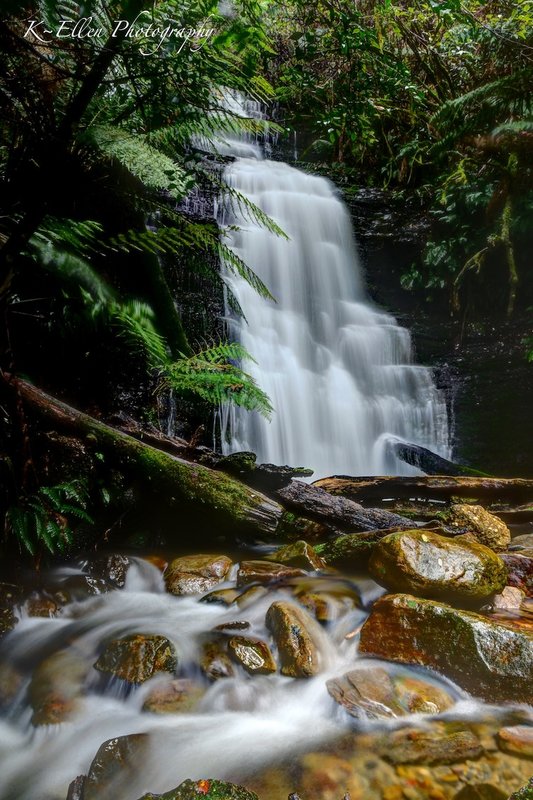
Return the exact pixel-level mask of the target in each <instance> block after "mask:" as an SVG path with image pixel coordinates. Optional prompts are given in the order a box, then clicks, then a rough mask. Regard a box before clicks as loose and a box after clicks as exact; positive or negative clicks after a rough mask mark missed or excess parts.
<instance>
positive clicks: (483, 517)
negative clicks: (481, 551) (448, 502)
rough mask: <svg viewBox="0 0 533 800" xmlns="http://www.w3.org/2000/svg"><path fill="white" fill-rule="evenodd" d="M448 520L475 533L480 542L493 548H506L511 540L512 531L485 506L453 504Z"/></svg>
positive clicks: (455, 525)
mask: <svg viewBox="0 0 533 800" xmlns="http://www.w3.org/2000/svg"><path fill="white" fill-rule="evenodd" d="M447 522H448V524H449V525H451V526H452V527H453V528H458V529H459V530H464V531H465V532H466V533H468V532H470V533H473V534H474V536H475V537H476V539H477V540H478V542H479V543H480V544H484V545H486V546H487V547H490V548H491V549H492V550H505V549H506V548H507V546H508V544H509V542H510V541H511V533H510V531H509V528H508V527H507V525H506V524H505V522H502V520H501V519H499V518H498V517H496V516H494V514H491V513H490V512H489V511H487V510H486V509H484V508H483V506H473V505H468V504H467V503H458V504H457V505H452V507H451V508H450V511H449V513H448V515H447Z"/></svg>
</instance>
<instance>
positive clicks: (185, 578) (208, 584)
mask: <svg viewBox="0 0 533 800" xmlns="http://www.w3.org/2000/svg"><path fill="white" fill-rule="evenodd" d="M231 564H232V561H231V559H230V558H228V556H220V555H192V556H181V557H180V558H175V559H174V560H173V561H171V563H170V565H169V566H168V568H167V570H166V572H165V584H166V587H167V591H169V592H170V593H171V594H176V595H184V594H202V593H203V592H208V591H209V590H210V589H213V588H214V587H215V586H217V584H219V583H220V582H221V581H222V580H223V579H224V578H225V577H226V575H227V574H228V572H229V570H230V567H231Z"/></svg>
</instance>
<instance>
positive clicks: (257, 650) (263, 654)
mask: <svg viewBox="0 0 533 800" xmlns="http://www.w3.org/2000/svg"><path fill="white" fill-rule="evenodd" d="M228 650H229V653H230V655H231V657H232V658H233V659H234V661H236V662H237V663H238V664H240V665H241V666H242V667H244V669H245V670H246V672H249V673H250V675H269V674H270V673H271V672H275V671H276V662H275V661H274V656H273V655H272V653H271V652H270V648H269V646H268V645H267V644H266V642H263V641H262V640H261V639H252V638H249V637H245V636H233V637H232V638H231V639H230V640H229V642H228Z"/></svg>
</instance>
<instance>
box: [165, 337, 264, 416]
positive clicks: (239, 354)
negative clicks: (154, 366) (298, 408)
mask: <svg viewBox="0 0 533 800" xmlns="http://www.w3.org/2000/svg"><path fill="white" fill-rule="evenodd" d="M243 360H252V361H253V359H252V358H251V356H250V355H249V353H247V352H246V350H245V349H244V348H243V347H242V346H241V345H240V344H238V343H236V342H221V343H219V344H216V345H214V346H211V347H207V348H205V349H203V350H201V351H200V352H198V353H195V354H194V355H193V356H191V357H189V358H182V359H179V360H178V361H175V362H173V363H172V364H170V365H169V366H168V367H167V370H166V372H165V375H164V377H163V383H164V384H165V385H167V386H170V387H172V388H173V389H175V390H177V391H179V392H188V391H192V392H194V393H195V394H197V395H199V396H200V397H202V398H203V399H204V400H207V401H208V402H210V403H213V404H215V405H219V404H221V403H228V402H231V403H235V404H236V405H239V406H241V407H243V408H246V409H247V410H248V411H259V412H260V413H261V414H263V415H264V416H266V417H269V416H270V414H271V412H272V406H271V404H270V401H269V399H268V397H267V395H266V394H265V393H264V392H263V391H262V389H260V388H259V386H258V385H257V384H256V382H255V380H254V379H253V378H252V377H251V376H250V375H248V374H247V373H246V372H243V370H242V369H241V368H240V367H239V366H238V363H239V362H241V361H243Z"/></svg>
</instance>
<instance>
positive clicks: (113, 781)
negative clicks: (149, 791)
mask: <svg viewBox="0 0 533 800" xmlns="http://www.w3.org/2000/svg"><path fill="white" fill-rule="evenodd" d="M148 743H149V737H148V735H147V734H145V733H135V734H130V735H129V736H119V737H118V738H116V739H108V740H107V741H105V742H104V743H103V744H102V745H100V747H99V748H98V752H97V753H96V755H95V757H94V758H93V760H92V763H91V766H90V767H89V772H88V773H87V777H86V779H85V781H84V785H83V795H82V796H83V800H104V798H109V800H111V798H113V797H114V796H115V794H117V795H119V793H121V790H122V791H123V790H124V788H125V787H126V786H127V785H128V783H131V782H132V781H134V780H135V779H136V778H137V777H138V776H139V774H140V772H141V771H142V767H143V761H144V757H145V753H146V749H147V747H148Z"/></svg>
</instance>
